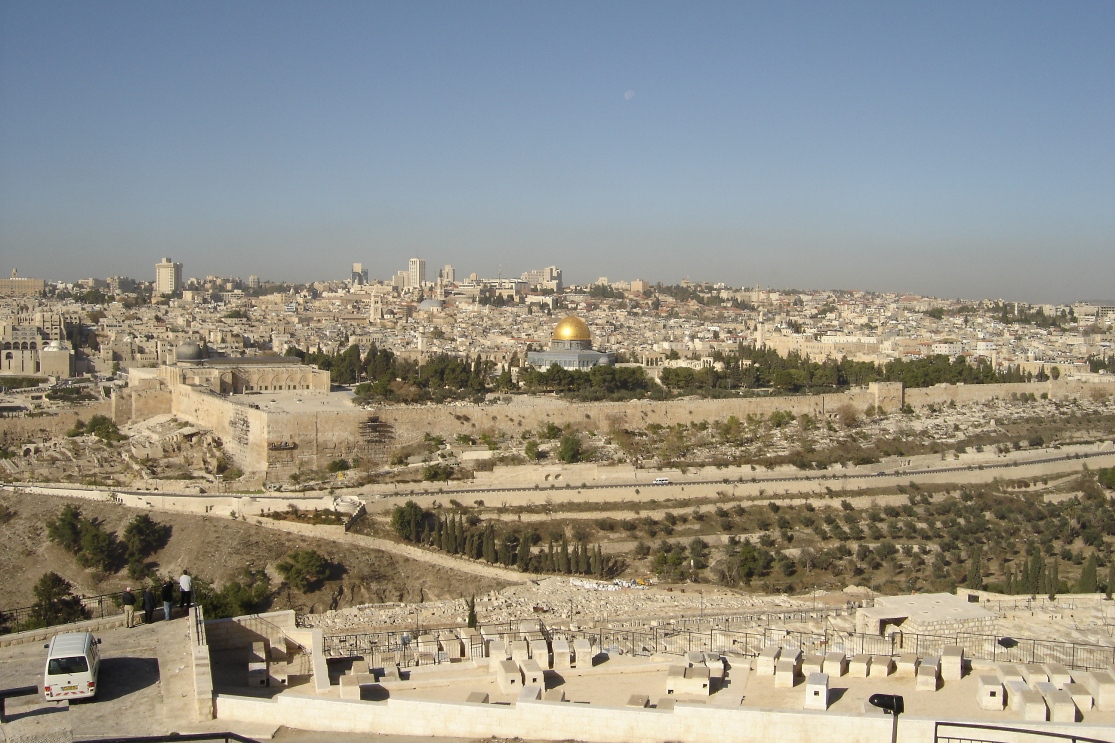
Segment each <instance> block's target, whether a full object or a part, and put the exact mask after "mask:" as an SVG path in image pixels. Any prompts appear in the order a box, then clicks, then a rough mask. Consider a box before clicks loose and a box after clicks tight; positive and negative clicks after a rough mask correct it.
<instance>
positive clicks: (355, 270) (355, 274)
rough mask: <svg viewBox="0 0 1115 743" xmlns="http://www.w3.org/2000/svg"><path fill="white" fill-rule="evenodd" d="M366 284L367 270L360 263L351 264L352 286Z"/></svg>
mask: <svg viewBox="0 0 1115 743" xmlns="http://www.w3.org/2000/svg"><path fill="white" fill-rule="evenodd" d="M367 283H368V269H366V268H364V264H362V263H353V264H352V285H353V286H364V285H365V284H367Z"/></svg>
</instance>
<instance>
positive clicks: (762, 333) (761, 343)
mask: <svg viewBox="0 0 1115 743" xmlns="http://www.w3.org/2000/svg"><path fill="white" fill-rule="evenodd" d="M765 320H766V317H765V313H764V312H763V311H762V310H759V332H758V337H757V338H756V341H755V347H756V348H765V347H766V345H767V339H766V327H765Z"/></svg>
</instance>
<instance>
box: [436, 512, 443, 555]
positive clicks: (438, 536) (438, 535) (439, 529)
mask: <svg viewBox="0 0 1115 743" xmlns="http://www.w3.org/2000/svg"><path fill="white" fill-rule="evenodd" d="M434 544H435V545H437V548H438V549H440V550H442V551H445V529H444V525H443V524H442V520H441V517H440V516H439V517H438V520H437V526H435V527H434Z"/></svg>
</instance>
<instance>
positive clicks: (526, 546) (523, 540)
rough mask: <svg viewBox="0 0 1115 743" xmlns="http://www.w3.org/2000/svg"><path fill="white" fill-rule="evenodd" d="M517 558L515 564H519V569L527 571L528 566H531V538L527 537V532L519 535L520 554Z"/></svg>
mask: <svg viewBox="0 0 1115 743" xmlns="http://www.w3.org/2000/svg"><path fill="white" fill-rule="evenodd" d="M517 558H518V559H516V560H515V564H516V565H517V566H518V568H519V570H521V571H522V572H524V573H525V572H526V571H527V568H529V567H530V539H528V538H527V535H526V534H523V535H522V536H521V537H519V554H518V556H517Z"/></svg>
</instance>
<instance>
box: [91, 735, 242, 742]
mask: <svg viewBox="0 0 1115 743" xmlns="http://www.w3.org/2000/svg"><path fill="white" fill-rule="evenodd" d="M74 740H76V741H81V743H195V742H198V741H209V740H212V741H218V740H220V741H224V743H230V741H234V742H235V743H258V741H256V740H255V739H254V738H247V737H245V736H243V735H238V734H237V733H188V734H186V735H179V734H178V733H170V734H169V735H146V736H142V737H134V738H74Z"/></svg>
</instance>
